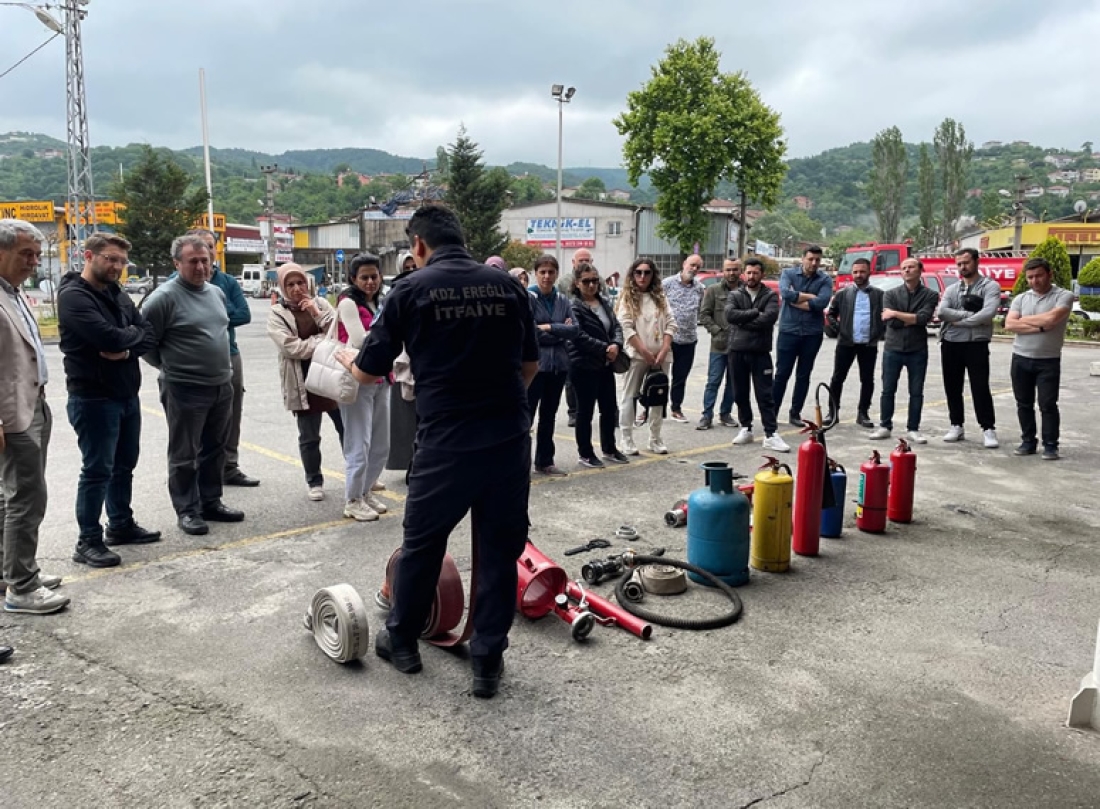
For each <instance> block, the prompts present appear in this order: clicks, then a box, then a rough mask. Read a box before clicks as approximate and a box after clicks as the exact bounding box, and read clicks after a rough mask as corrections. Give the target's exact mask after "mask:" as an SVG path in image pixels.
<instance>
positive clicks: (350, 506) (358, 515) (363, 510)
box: [344, 500, 378, 522]
mask: <svg viewBox="0 0 1100 809" xmlns="http://www.w3.org/2000/svg"><path fill="white" fill-rule="evenodd" d="M344 516H345V517H351V518H352V519H353V520H358V521H359V522H374V521H375V520H377V519H378V512H377V511H375V510H374V509H372V508H371V507H370V506H368V505H366V504H365V503H364V502H363V501H362V500H348V501H347V502H346V503H344Z"/></svg>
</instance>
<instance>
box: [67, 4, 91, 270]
mask: <svg viewBox="0 0 1100 809" xmlns="http://www.w3.org/2000/svg"><path fill="white" fill-rule="evenodd" d="M86 5H88V0H65V2H64V4H63V5H62V8H64V9H65V100H66V121H67V124H68V138H67V140H68V147H69V160H68V175H69V184H68V186H69V187H68V193H67V197H66V199H67V203H68V204H67V205H66V206H65V207H66V208H67V210H68V211H70V212H71V213H70V214H69V215H70V216H72V217H73V221H72V228H71V231H70V233H69V269H70V270H76V271H77V272H80V271H81V270H82V269H83V268H84V240H85V239H86V238H87V237H88V236H89V235H91V234H92V233H94V232H95V230H96V220H95V193H94V192H93V190H92V162H91V158H90V154H89V138H88V99H87V95H86V94H85V92H84V48H83V46H82V45H81V42H80V21H81V20H83V19H84V15H85V14H86V13H87V12H86V11H84V10H83V9H82V8H81V6H86Z"/></svg>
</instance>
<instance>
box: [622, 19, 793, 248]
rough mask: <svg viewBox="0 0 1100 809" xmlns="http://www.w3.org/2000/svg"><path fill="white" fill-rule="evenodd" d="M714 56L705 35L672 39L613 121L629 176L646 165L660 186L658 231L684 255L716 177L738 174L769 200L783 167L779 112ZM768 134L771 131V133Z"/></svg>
mask: <svg viewBox="0 0 1100 809" xmlns="http://www.w3.org/2000/svg"><path fill="white" fill-rule="evenodd" d="M719 57H720V54H719V53H718V51H717V50H716V49H715V47H714V40H713V39H710V38H707V37H700V38H699V39H697V40H695V41H694V42H687V41H686V40H682V39H681V40H679V41H678V42H677V43H676V44H674V45H670V46H669V47H668V48H667V49H666V51H665V56H664V58H663V59H662V60H661V61H660V62H659V63H658V64H657V66H656V67H654V68H653V69H652V74H653V75H652V78H651V79H650V80H649V82H647V83H646V85H645V86H644V87H643V88H642V89H641V90H635V91H633V92H631V93H630V94H629V95H628V96H627V100H626V102H627V110H626V111H625V112H623V113H622V114H621V115H619V116H618V117H617V118H616V119H615V120H614V122H613V123H614V124H615V127H616V128H617V129H618V131H619V134H621V135H623V136H624V137H625V139H626V141H625V143H624V145H623V159H624V162H625V164H626V169H627V173H628V176H629V180H630V184H631V185H633V186H637V185H638V183H639V181H640V180H641V178H642V175H643V174H645V173H646V172H648V174H649V179H650V181H651V182H652V184H653V186H654V187H655V188H656V190H657V213H658V214H659V215H660V217H661V223H660V225H658V234H659V235H660V236H662V237H664V238H666V239H668V240H669V241H672V242H674V243H675V244H677V245H679V247H680V251H681V252H682V253H683V254H685V255H686V254H687V253H688V252H689V251H690V250H691V247H692V245H693V244H694V243H695V242H702V241H703V240H704V239H705V237H706V233H707V228H708V224H709V222H708V216H707V214H706V213H705V212H704V211H703V205H705V204H706V203H707V202H708V201H709V200H710V199H711V198H712V196H713V194H714V189H715V187H716V186H717V184H718V182H719V181H720V180H723V179H726V180H730V181H735V178H736V177H737V175H738V174H740V177H741V181H742V185H741V188H742V190H744V191H745V192H746V193H747V194H751V195H753V196H754V198H757V199H758V201H760V202H762V203H764V202H768V201H774V199H772V200H768V199H767V198H768V195H769V192H770V191H772V190H774V191H775V196H778V186H779V184H780V183H781V182H782V178H783V173H784V172H785V171H786V166H785V165H784V164H783V163H782V156H783V154H784V152H785V149H786V146H785V144H784V143H783V141H782V140H781V138H780V137H779V136H780V135H781V134H782V131H781V130H780V129H779V117H778V115H777V114H776V113H774V112H773V111H772V110H770V109H769V108H768V107H766V106H765V105H764V103H763V102H762V101H761V100H760V96H759V95H758V94H757V92H756V90H755V89H753V87H752V85H751V84H750V83H749V81H748V79H746V78H745V76H744V74H742V73H722V72H720V70H719ZM754 128H761V129H766V130H767V131H766V132H765V133H763V134H761V133H759V132H756V131H754ZM770 135H775V137H774V138H772V139H770V140H768V136H770ZM765 141H767V149H765V148H764V145H765ZM758 147H759V148H758ZM762 151H767V152H768V157H769V159H767V160H764V159H763V158H762V156H761V154H760V153H761V152H762ZM773 158H774V159H773ZM757 195H759V196H757Z"/></svg>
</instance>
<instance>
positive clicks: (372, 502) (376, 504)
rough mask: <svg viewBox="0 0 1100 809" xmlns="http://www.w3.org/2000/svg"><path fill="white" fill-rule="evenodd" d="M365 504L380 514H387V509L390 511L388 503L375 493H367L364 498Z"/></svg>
mask: <svg viewBox="0 0 1100 809" xmlns="http://www.w3.org/2000/svg"><path fill="white" fill-rule="evenodd" d="M363 504H364V505H365V506H366V507H367V508H369V509H373V510H374V511H377V512H378V513H379V514H385V513H386V512H387V511H389V508H388V507H387V506H386V504H385V503H383V502H382V501H381V500H379V499H378V498H377V497H375V496H374V495H373V494H368V495H366V496H365V497H364V498H363Z"/></svg>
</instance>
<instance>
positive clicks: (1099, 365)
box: [1089, 362, 1100, 376]
mask: <svg viewBox="0 0 1100 809" xmlns="http://www.w3.org/2000/svg"><path fill="white" fill-rule="evenodd" d="M1089 376H1100V362H1090V363H1089Z"/></svg>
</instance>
